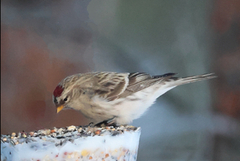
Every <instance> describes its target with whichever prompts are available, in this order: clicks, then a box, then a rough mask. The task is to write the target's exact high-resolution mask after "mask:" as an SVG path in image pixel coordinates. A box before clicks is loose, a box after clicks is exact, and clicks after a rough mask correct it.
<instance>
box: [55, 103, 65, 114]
mask: <svg viewBox="0 0 240 161" xmlns="http://www.w3.org/2000/svg"><path fill="white" fill-rule="evenodd" d="M63 108H64V106H63V105H61V106H59V107H57V113H58V112H60V111H62V109H63Z"/></svg>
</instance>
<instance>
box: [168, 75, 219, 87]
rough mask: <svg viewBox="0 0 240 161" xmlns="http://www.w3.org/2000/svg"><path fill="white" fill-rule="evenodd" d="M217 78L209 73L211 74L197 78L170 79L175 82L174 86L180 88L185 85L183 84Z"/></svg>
mask: <svg viewBox="0 0 240 161" xmlns="http://www.w3.org/2000/svg"><path fill="white" fill-rule="evenodd" d="M216 77H217V76H216V75H215V74H214V73H209V74H202V75H195V76H190V77H183V78H178V77H171V78H170V79H173V80H175V81H173V82H172V83H173V84H172V85H173V86H179V85H183V84H188V83H193V82H198V81H202V80H207V79H212V78H216Z"/></svg>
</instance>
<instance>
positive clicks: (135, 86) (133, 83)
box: [119, 72, 175, 98]
mask: <svg viewBox="0 0 240 161" xmlns="http://www.w3.org/2000/svg"><path fill="white" fill-rule="evenodd" d="M174 75H175V73H167V74H164V75H157V76H150V75H149V74H146V73H140V72H137V73H130V74H129V76H128V79H129V84H128V86H127V88H126V90H125V91H124V92H123V93H121V95H120V96H119V98H124V97H127V96H129V95H131V94H133V93H136V92H138V91H141V90H143V89H145V88H148V87H150V86H152V85H154V84H156V83H159V82H164V81H166V80H169V79H170V78H172V76H174Z"/></svg>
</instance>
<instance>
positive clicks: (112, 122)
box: [94, 116, 117, 127]
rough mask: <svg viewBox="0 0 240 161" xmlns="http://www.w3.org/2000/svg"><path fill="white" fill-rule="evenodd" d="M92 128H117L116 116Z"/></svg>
mask: <svg viewBox="0 0 240 161" xmlns="http://www.w3.org/2000/svg"><path fill="white" fill-rule="evenodd" d="M94 126H97V127H105V126H113V127H117V124H116V116H114V117H113V118H111V119H108V120H104V121H102V122H99V123H97V124H95V125H94Z"/></svg>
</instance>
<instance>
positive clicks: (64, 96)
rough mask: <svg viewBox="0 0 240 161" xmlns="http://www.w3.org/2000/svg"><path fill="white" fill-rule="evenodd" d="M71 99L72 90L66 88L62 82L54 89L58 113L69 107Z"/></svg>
mask: <svg viewBox="0 0 240 161" xmlns="http://www.w3.org/2000/svg"><path fill="white" fill-rule="evenodd" d="M70 99H71V95H70V92H69V91H67V90H66V89H64V87H63V85H62V84H59V85H58V86H57V87H56V88H55V90H54V91H53V102H54V104H55V106H56V108H57V113H58V112H60V111H61V110H62V109H64V108H65V109H66V108H67V107H68V106H67V105H68V103H69V101H70Z"/></svg>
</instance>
